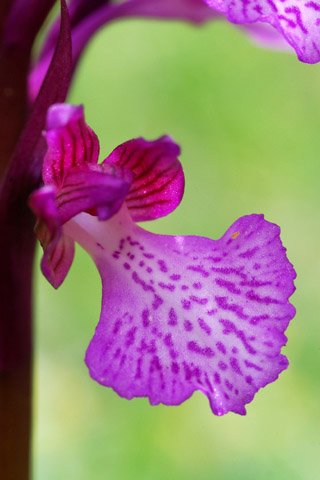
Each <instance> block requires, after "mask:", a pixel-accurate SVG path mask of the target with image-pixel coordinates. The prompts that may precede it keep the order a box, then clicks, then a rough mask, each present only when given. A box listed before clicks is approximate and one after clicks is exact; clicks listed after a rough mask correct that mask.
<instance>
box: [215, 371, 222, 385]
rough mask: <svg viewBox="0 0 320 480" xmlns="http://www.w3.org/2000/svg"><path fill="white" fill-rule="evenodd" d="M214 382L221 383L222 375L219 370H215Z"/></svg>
mask: <svg viewBox="0 0 320 480" xmlns="http://www.w3.org/2000/svg"><path fill="white" fill-rule="evenodd" d="M214 383H217V384H219V383H221V378H220V375H219V373H217V372H214Z"/></svg>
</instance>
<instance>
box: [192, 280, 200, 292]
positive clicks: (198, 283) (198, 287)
mask: <svg viewBox="0 0 320 480" xmlns="http://www.w3.org/2000/svg"><path fill="white" fill-rule="evenodd" d="M193 288H196V289H197V290H200V289H201V288H202V283H201V282H196V283H194V284H193Z"/></svg>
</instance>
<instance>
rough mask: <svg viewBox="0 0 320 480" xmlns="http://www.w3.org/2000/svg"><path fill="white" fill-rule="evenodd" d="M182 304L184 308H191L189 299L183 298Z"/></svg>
mask: <svg viewBox="0 0 320 480" xmlns="http://www.w3.org/2000/svg"><path fill="white" fill-rule="evenodd" d="M181 304H182V308H184V309H185V310H190V308H191V302H190V301H189V300H186V299H185V298H183V299H182V300H181Z"/></svg>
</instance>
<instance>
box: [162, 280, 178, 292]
mask: <svg viewBox="0 0 320 480" xmlns="http://www.w3.org/2000/svg"><path fill="white" fill-rule="evenodd" d="M158 285H159V287H160V288H162V289H163V290H169V291H170V292H173V291H174V290H175V288H176V287H175V286H174V285H172V283H163V282H159V283H158Z"/></svg>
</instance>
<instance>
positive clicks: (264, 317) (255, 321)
mask: <svg viewBox="0 0 320 480" xmlns="http://www.w3.org/2000/svg"><path fill="white" fill-rule="evenodd" d="M269 318H270V316H269V315H267V314H264V315H256V316H255V317H251V320H250V323H251V324H252V325H257V324H258V323H259V322H260V321H261V320H269Z"/></svg>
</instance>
